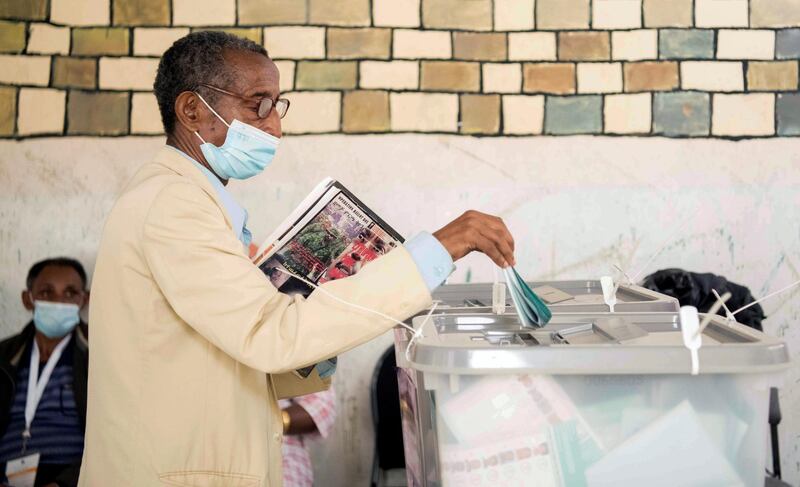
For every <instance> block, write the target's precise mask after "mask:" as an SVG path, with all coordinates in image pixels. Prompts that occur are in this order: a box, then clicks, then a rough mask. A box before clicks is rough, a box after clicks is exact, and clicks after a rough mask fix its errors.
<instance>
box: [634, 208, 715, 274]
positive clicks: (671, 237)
mask: <svg viewBox="0 0 800 487" xmlns="http://www.w3.org/2000/svg"><path fill="white" fill-rule="evenodd" d="M699 212H700V208H698V209H697V211H695V212H694V213H693V214H692V217H694V216H695V215H696V214H697V213H699ZM692 217H690V218H687V219H686V220H684V221H683V223H681V224H680V225H678V227H677V228H676V229H675V231H674V232H672V233H671V234H670V235H669V237H667V238H666V239H665V240H664V243H663V244H661V247H659V248H658V250H656V252H655V253H654V254H653V255H652V256H651V257H650V258H649V259H647V262H645V264H644V265H643V266H642V267H641V268H640V269H639V271H638V272H636V273H635V274H634V275H633V278H631V279H630V281H631V283H635V282H636V279H638V278H639V275H640V274H641V273H642V272H644V271H645V270H646V269H647V266H649V265H650V264H651V263H652V262H653V261H654V260H655V258H656V257H658V256H659V254H661V252H663V251H664V249H665V248H667V245H669V243H670V242H671V241H672V239H673V238H675V237H676V236H677V235H678V234H679V233H680V232H681V231H682V230H683V229H684V227H685V226H686V225H688V224H689V222H690V221H692V219H693V218H692Z"/></svg>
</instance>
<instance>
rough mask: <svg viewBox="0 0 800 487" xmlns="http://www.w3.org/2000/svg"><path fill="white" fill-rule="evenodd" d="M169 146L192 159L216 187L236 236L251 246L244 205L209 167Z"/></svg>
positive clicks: (171, 147) (215, 189)
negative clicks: (238, 201)
mask: <svg viewBox="0 0 800 487" xmlns="http://www.w3.org/2000/svg"><path fill="white" fill-rule="evenodd" d="M167 147H169V148H170V149H172V150H174V151H175V152H177V153H178V154H180V155H182V156H183V157H185V158H186V159H188V160H190V161H192V163H193V164H194V165H195V166H196V167H197V168H198V169H200V171H201V172H202V173H203V174H204V175H205V177H206V178H207V179H208V181H209V182H210V183H211V186H213V187H214V191H216V192H217V196H218V197H219V199H220V201H222V205H223V206H224V207H225V211H227V212H228V216H229V217H230V219H231V226H232V227H233V231H234V232H236V237H237V238H238V239H239V240H241V241H242V243H243V244H244V245H245V247H247V246H249V245H250V240H251V236H250V231H248V230H247V228H246V225H247V210H245V209H244V208H242V206H241V205H239V203H237V202H236V200H235V199H234V198H233V195H231V194H230V193H229V192H228V190H227V189H226V188H225V186H224V185H223V184H222V182H221V181H220V180H219V178H218V177H217V176H216V175H215V174H214V173H213V172H211V171H209V170H208V168H207V167H205V166H204V165H202V164H200V163H199V162H197V161H196V160H194V158H192V157H191V156H189V154H187V153H185V152H183V151H182V150H180V149H178V148H176V147H173V146H171V145H168V146H167Z"/></svg>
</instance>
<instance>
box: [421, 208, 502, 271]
mask: <svg viewBox="0 0 800 487" xmlns="http://www.w3.org/2000/svg"><path fill="white" fill-rule="evenodd" d="M433 236H434V237H436V238H437V239H438V240H439V242H441V244H442V245H443V246H444V248H446V249H447V251H448V252H450V256H451V257H452V258H453V261H456V260H458V259H460V258H462V257H464V256H465V255H467V254H469V253H470V252H472V251H473V250H477V251H479V252H483V253H484V254H486V255H488V256H489V258H491V259H492V260H493V261H494V263H495V264H497V265H498V266H500V267H504V268H505V267H507V266H509V265H516V260H515V259H514V237H512V236H511V232H509V231H508V228H507V227H506V224H505V223H503V220H502V219H500V218H498V217H496V216H492V215H487V214H485V213H481V212H478V211H474V210H469V211H468V212H466V213H464V214H463V215H461V216H460V217H458V218H456V219H455V220H453V221H452V222H450V223H448V224H447V225H445V226H444V227H442V228H441V229H439V230H438V231H436V232H434V234H433Z"/></svg>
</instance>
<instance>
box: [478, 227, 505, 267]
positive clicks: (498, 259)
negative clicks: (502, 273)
mask: <svg viewBox="0 0 800 487" xmlns="http://www.w3.org/2000/svg"><path fill="white" fill-rule="evenodd" d="M475 244H476V247H477V250H480V251H481V252H483V253H484V254H486V255H487V256H488V257H489V258H490V259H492V261H493V262H494V263H495V264H497V266H498V267H502V268H505V267H507V266H508V261H507V260H506V258H505V256H504V255H503V252H502V251H501V250H500V248H499V247H498V246H497V242H495V241H494V240H492V239H491V238H488V237H486V236H484V235H482V234H478V236H476V237H475Z"/></svg>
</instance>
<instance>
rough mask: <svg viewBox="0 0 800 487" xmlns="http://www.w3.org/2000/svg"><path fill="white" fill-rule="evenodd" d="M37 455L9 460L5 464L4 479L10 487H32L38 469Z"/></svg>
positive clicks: (38, 455)
mask: <svg viewBox="0 0 800 487" xmlns="http://www.w3.org/2000/svg"><path fill="white" fill-rule="evenodd" d="M39 457H40V454H39V453H34V454H32V455H25V456H24V457H19V458H15V459H14V460H9V461H8V462H7V463H6V478H8V485H10V486H11V487H33V483H34V482H35V481H36V471H37V470H38V469H39Z"/></svg>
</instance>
